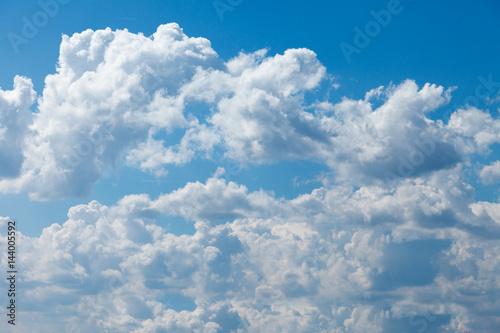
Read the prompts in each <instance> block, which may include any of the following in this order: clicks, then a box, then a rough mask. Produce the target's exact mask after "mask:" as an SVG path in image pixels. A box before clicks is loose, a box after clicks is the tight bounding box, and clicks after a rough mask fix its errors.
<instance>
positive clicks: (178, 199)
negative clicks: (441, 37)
mask: <svg viewBox="0 0 500 333" xmlns="http://www.w3.org/2000/svg"><path fill="white" fill-rule="evenodd" d="M454 174H455V176H458V175H459V174H460V170H456V171H455V172H454ZM471 191H472V189H471V187H470V186H469V185H467V184H465V183H463V182H462V181H461V180H460V179H459V177H450V178H448V179H444V178H443V177H442V175H436V176H432V177H423V178H422V177H419V178H416V179H415V180H408V181H405V182H404V183H403V184H401V185H399V186H398V187H397V188H395V189H393V190H387V189H383V188H381V187H378V186H364V187H361V188H359V189H358V190H353V189H352V188H348V187H338V186H335V187H331V188H319V189H316V190H314V191H313V192H311V193H309V194H303V195H299V196H298V197H296V198H294V199H292V200H278V199H276V198H274V196H272V195H269V194H266V193H263V192H259V191H257V192H249V191H248V190H247V189H246V187H245V186H243V185H238V184H235V183H233V182H229V183H226V181H225V180H224V179H220V178H217V177H216V178H209V179H207V181H206V182H205V183H188V184H186V186H184V187H182V188H179V189H178V190H176V191H173V192H171V193H168V194H164V195H160V196H159V197H157V198H156V199H151V198H149V196H147V195H129V196H125V197H124V198H122V199H121V200H120V201H119V202H118V203H117V204H116V205H115V206H111V207H107V206H104V205H102V204H100V203H98V202H97V201H92V202H90V203H89V204H87V205H79V206H75V207H72V208H71V209H70V210H69V212H68V220H67V221H66V222H64V224H62V225H59V224H54V225H52V226H51V227H48V228H46V229H45V230H44V231H43V233H42V235H41V236H40V237H39V238H30V237H25V236H23V237H22V243H23V244H24V245H23V258H24V259H23V261H22V262H21V265H22V267H21V268H22V270H21V269H20V271H22V272H23V279H24V287H23V290H22V291H21V293H22V294H21V297H20V304H30V305H29V311H32V312H33V313H34V315H33V316H32V317H31V318H32V319H30V320H25V321H23V325H26V326H25V327H34V326H31V325H42V326H40V327H45V328H46V330H45V331H49V327H50V329H57V330H59V331H61V330H63V329H68V330H69V329H73V332H77V331H78V330H77V329H80V330H81V331H82V332H85V331H93V332H94V331H95V332H100V331H104V330H105V329H109V330H110V331H129V332H132V331H133V332H161V331H165V330H166V331H172V332H230V331H234V332H236V331H238V330H239V331H240V332H247V331H251V332H266V331H267V332H268V331H273V332H275V331H282V330H286V331H289V332H310V331H315V332H366V331H374V332H387V331H391V332H392V331H398V332H400V331H404V330H406V331H408V330H410V329H413V330H415V329H422V328H423V327H429V328H431V329H432V330H438V331H465V330H471V331H481V332H493V331H494V329H495V327H497V320H498V317H496V316H495V315H494V313H497V312H498V310H500V304H499V303H498V301H497V300H496V299H497V297H496V296H495V295H496V294H497V293H498V288H499V285H498V281H497V280H498V279H497V276H498V273H499V270H500V266H499V265H498V260H497V253H498V251H499V250H500V249H499V246H498V238H499V237H500V214H499V212H500V206H499V204H497V203H486V202H473V201H472V200H471V199H472V196H471ZM206 198H210V200H209V199H206ZM193 207H196V209H194V210H193ZM457 207H458V208H457ZM179 216H180V217H183V218H185V219H187V220H189V221H191V222H192V223H194V225H195V228H196V232H195V233H194V234H193V235H187V234H186V235H173V234H170V233H168V232H166V230H165V228H164V227H165V225H163V227H162V226H161V225H159V224H157V223H156V221H159V218H160V217H163V220H162V221H171V222H170V223H175V222H174V221H175V219H173V220H170V219H171V218H173V217H179ZM2 221H3V222H2V223H3V224H5V223H6V220H5V219H3V220H2ZM162 223H165V222H162ZM2 242H4V241H3V240H2ZM3 246H5V244H3ZM47 267H51V269H50V270H48V269H47ZM28 300H29V301H28ZM49 309H50V313H52V314H54V315H55V316H57V318H59V319H61V318H67V319H68V320H69V323H66V322H65V321H63V320H57V321H51V320H47V319H45V320H44V319H42V318H43V315H44V313H46V312H47V311H49ZM44 325H45V326H44ZM37 327H38V326H37Z"/></svg>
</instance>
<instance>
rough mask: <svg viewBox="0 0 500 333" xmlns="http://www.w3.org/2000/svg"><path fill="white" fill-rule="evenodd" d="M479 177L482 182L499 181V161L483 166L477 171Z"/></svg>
mask: <svg viewBox="0 0 500 333" xmlns="http://www.w3.org/2000/svg"><path fill="white" fill-rule="evenodd" d="M479 177H480V178H481V181H482V182H483V184H492V183H498V182H500V161H496V162H493V163H491V164H490V165H486V166H484V167H483V168H482V169H481V171H480V172H479Z"/></svg>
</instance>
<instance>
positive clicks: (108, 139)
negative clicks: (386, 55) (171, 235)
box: [0, 23, 499, 200]
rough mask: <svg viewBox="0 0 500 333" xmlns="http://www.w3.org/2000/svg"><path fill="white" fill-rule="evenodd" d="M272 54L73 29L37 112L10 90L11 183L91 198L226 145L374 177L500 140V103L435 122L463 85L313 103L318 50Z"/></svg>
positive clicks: (28, 94)
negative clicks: (113, 176)
mask: <svg viewBox="0 0 500 333" xmlns="http://www.w3.org/2000/svg"><path fill="white" fill-rule="evenodd" d="M267 53H268V51H267V50H259V51H257V52H254V53H240V54H239V55H238V56H236V57H235V58H233V59H230V60H228V61H224V60H222V59H220V58H219V57H218V55H217V53H216V52H215V51H214V50H213V49H212V48H211V45H210V42H209V41H208V40H206V39H204V38H192V37H188V36H186V35H185V34H184V33H183V32H182V29H181V28H180V27H179V26H178V25H177V24H175V23H172V24H167V25H162V26H160V27H159V28H158V30H157V31H156V32H155V33H154V34H153V35H152V36H151V37H146V36H144V35H142V34H134V33H130V32H129V31H127V30H116V31H111V30H110V29H105V30H97V31H92V30H87V31H84V32H82V33H77V34H74V35H73V36H71V37H69V36H63V40H62V43H61V47H60V56H59V62H58V66H57V73H55V74H52V75H48V76H47V77H46V80H45V87H44V89H43V94H42V95H41V96H40V97H39V99H38V105H37V106H36V109H37V110H36V112H35V113H33V114H32V113H30V112H29V108H30V107H31V106H32V104H33V102H34V101H35V94H34V91H33V87H32V86H31V83H30V81H29V80H28V79H23V78H16V80H15V88H14V90H13V91H12V92H10V91H7V92H3V93H2V101H3V102H2V103H3V104H1V110H2V111H1V112H2V115H3V116H2V117H3V120H2V124H4V125H3V127H2V128H3V129H2V131H1V132H0V134H1V135H2V138H5V137H6V135H10V136H11V137H13V135H12V134H9V133H7V132H6V131H7V128H8V129H9V131H15V135H14V136H15V138H14V139H13V142H15V143H13V144H9V145H5V146H4V147H6V148H3V149H8V151H4V152H3V154H8V155H9V156H12V158H11V159H8V160H10V163H9V164H5V165H3V169H2V170H0V172H1V173H2V176H3V179H2V180H1V181H0V191H2V192H12V191H14V192H28V193H29V194H30V197H31V198H32V199H34V200H51V199H56V198H65V197H74V196H82V195H88V194H89V193H90V191H91V189H92V187H93V185H94V184H95V183H96V182H97V181H98V180H99V179H101V178H102V177H106V175H107V174H109V172H110V171H111V170H114V169H117V168H119V167H120V166H123V165H128V166H131V167H135V168H139V169H140V170H142V171H145V172H151V173H153V174H155V175H156V176H158V177H163V176H167V175H168V166H169V165H182V164H185V163H188V162H190V161H191V160H193V159H196V158H209V159H210V158H213V153H214V150H215V149H218V150H220V149H222V151H223V152H224V158H225V159H230V160H234V161H236V162H237V163H240V164H242V165H245V166H248V165H256V164H268V163H276V162H279V161H282V160H312V161H316V162H318V163H322V164H326V165H328V166H330V167H331V168H332V170H334V172H335V175H336V180H337V181H342V182H345V183H351V184H355V185H362V184H367V183H373V182H377V181H379V182H388V181H390V180H394V179H401V178H407V177H416V176H419V175H421V174H425V173H428V172H432V171H435V170H440V169H443V168H453V167H454V166H456V165H457V163H459V162H462V161H464V160H465V159H466V157H467V155H468V154H473V153H475V152H478V151H481V150H485V149H487V148H488V146H489V145H491V144H493V143H496V142H498V141H499V138H498V135H497V134H498V133H497V132H498V127H499V125H498V121H497V120H496V119H494V118H492V116H491V115H489V114H488V113H487V112H484V111H481V110H478V109H475V108H470V109H467V110H458V111H457V112H455V113H454V114H452V116H451V119H450V121H449V123H448V124H446V125H444V124H443V123H442V122H440V121H434V120H431V119H430V118H429V117H427V114H428V113H430V112H432V111H434V110H436V109H437V108H439V107H441V106H443V105H445V104H446V103H448V102H449V100H450V98H451V90H452V89H445V88H444V87H442V86H436V85H433V84H425V85H424V86H423V87H421V88H419V87H418V85H417V84H416V83H415V82H414V81H412V80H406V81H404V82H402V83H401V84H399V85H392V84H391V85H389V86H387V87H379V88H377V89H373V90H371V91H369V92H367V94H366V96H365V98H364V99H363V100H353V99H348V98H344V99H342V100H341V101H340V102H336V103H332V102H330V101H326V100H324V101H319V102H318V101H317V102H314V103H312V104H311V103H310V102H306V100H308V98H306V97H307V94H308V93H309V92H311V91H314V89H316V88H317V87H319V85H320V84H321V83H322V82H324V81H325V80H326V79H327V74H326V69H325V67H324V66H323V65H322V64H321V63H320V62H319V61H318V59H317V57H316V54H315V53H314V52H313V51H311V50H307V49H290V50H287V51H285V52H284V53H283V54H277V55H274V56H268V55H267ZM15 96H17V97H15ZM374 103H377V104H380V106H378V107H376V108H374V107H373V104H374ZM14 110H16V111H15V112H14ZM472 118H473V119H474V120H473V121H472V120H471V119H472ZM11 123H12V124H13V123H15V124H16V126H17V127H15V126H12V124H11ZM7 124H9V125H10V126H6V125H7ZM28 125H29V126H28ZM4 132H5V133H4ZM3 140H5V139H3Z"/></svg>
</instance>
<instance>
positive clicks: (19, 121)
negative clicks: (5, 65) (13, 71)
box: [0, 76, 36, 178]
mask: <svg viewBox="0 0 500 333" xmlns="http://www.w3.org/2000/svg"><path fill="white" fill-rule="evenodd" d="M35 98H36V93H35V91H34V90H33V84H32V83H31V80H30V79H27V78H24V77H20V76H16V78H15V79H14V90H10V91H9V90H7V91H3V90H1V89H0V160H1V161H2V163H1V164H0V177H2V178H12V177H16V176H18V175H19V172H20V169H21V165H22V163H23V161H24V155H23V153H22V152H23V141H24V136H25V135H26V133H27V132H28V127H29V125H31V123H32V121H33V119H32V114H31V111H30V106H31V105H32V104H33V102H34V101H35Z"/></svg>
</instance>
